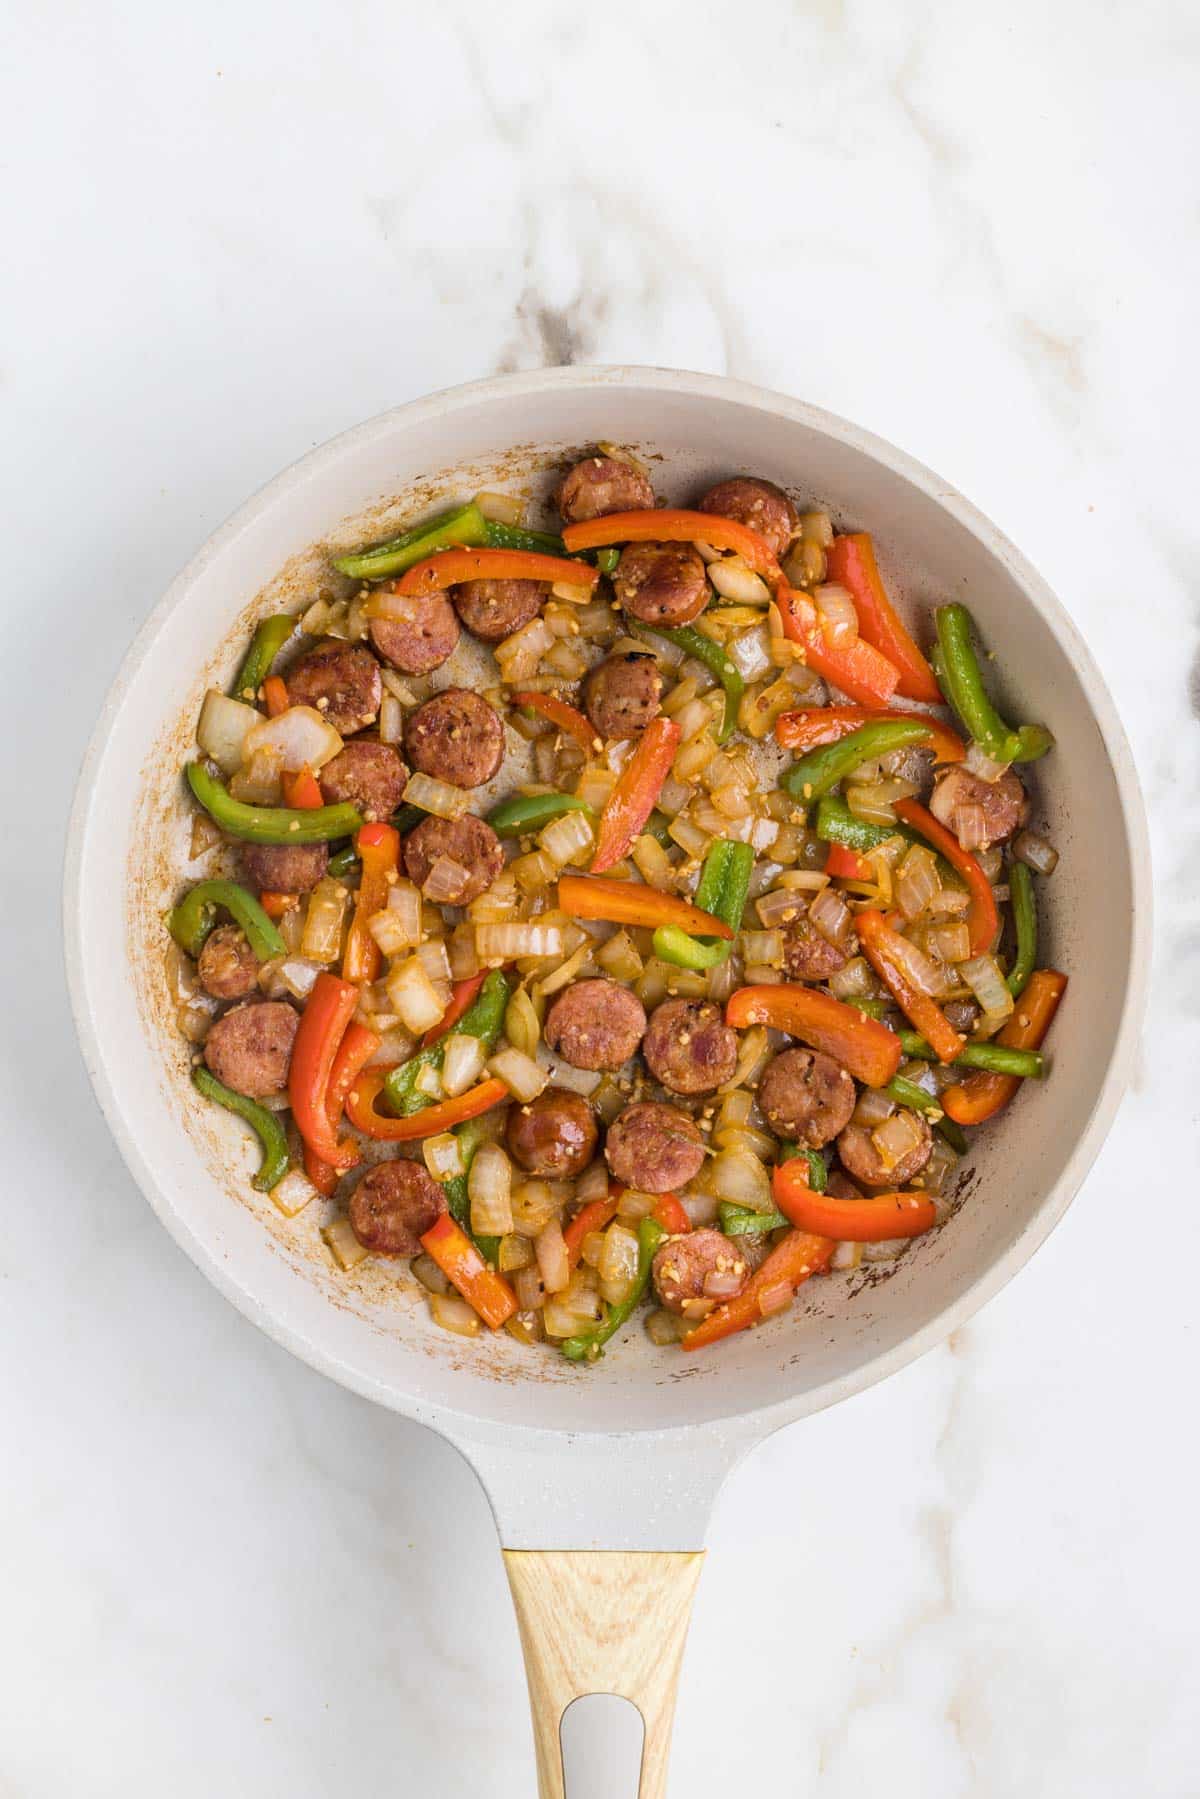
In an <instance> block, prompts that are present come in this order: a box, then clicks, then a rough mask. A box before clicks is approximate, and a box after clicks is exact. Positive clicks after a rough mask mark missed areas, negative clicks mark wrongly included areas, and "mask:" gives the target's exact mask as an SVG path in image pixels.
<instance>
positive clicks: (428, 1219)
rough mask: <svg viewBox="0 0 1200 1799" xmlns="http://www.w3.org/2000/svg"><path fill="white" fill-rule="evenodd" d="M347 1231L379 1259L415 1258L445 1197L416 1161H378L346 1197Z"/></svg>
mask: <svg viewBox="0 0 1200 1799" xmlns="http://www.w3.org/2000/svg"><path fill="white" fill-rule="evenodd" d="M347 1210H348V1212H349V1214H350V1228H351V1230H352V1231H353V1232H354V1235H355V1236H356V1237H357V1238H358V1240H359V1242H360V1243H361V1244H362V1246H363V1248H364V1249H371V1250H374V1252H375V1254H376V1255H377V1256H419V1255H420V1253H421V1238H422V1237H423V1236H424V1234H425V1232H426V1231H427V1230H430V1229H432V1227H433V1226H434V1225H435V1224H436V1223H437V1221H438V1219H439V1218H440V1217H441V1215H442V1213H443V1212H444V1211H445V1210H446V1195H445V1193H444V1192H443V1191H442V1189H441V1187H439V1185H438V1183H437V1182H436V1181H435V1180H434V1179H433V1177H432V1175H429V1174H427V1173H426V1172H425V1170H424V1168H422V1166H421V1164H420V1163H419V1162H409V1161H403V1160H397V1161H394V1162H376V1164H375V1166H374V1168H369V1169H368V1170H367V1172H366V1174H364V1175H363V1177H362V1179H361V1180H360V1181H359V1183H358V1185H357V1187H355V1189H354V1191H353V1193H352V1194H351V1195H350V1204H349V1206H348V1207H347Z"/></svg>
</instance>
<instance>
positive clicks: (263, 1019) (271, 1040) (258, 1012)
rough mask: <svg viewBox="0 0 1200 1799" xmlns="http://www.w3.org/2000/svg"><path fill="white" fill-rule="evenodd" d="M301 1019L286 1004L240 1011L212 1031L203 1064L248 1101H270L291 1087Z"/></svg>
mask: <svg viewBox="0 0 1200 1799" xmlns="http://www.w3.org/2000/svg"><path fill="white" fill-rule="evenodd" d="M299 1023H300V1014H299V1013H298V1012H295V1011H293V1010H292V1008H291V1006H289V1005H287V1004H286V1003H285V1002H284V1001H283V1000H281V999H264V1000H256V1001H254V1002H252V1003H251V1004H249V1005H245V1006H235V1007H234V1009H233V1011H232V1012H226V1014H225V1016H224V1017H223V1018H218V1019H217V1022H216V1023H215V1024H214V1025H213V1027H212V1029H211V1030H210V1031H209V1033H208V1036H207V1037H206V1038H205V1040H204V1060H205V1061H206V1062H207V1064H208V1066H209V1069H210V1070H211V1072H212V1073H213V1074H215V1075H216V1077H217V1079H218V1080H219V1081H224V1083H225V1085H226V1086H227V1087H232V1088H233V1090H234V1092H235V1093H244V1094H245V1095H246V1098H247V1099H267V1098H269V1097H270V1095H271V1094H273V1093H282V1092H283V1090H284V1088H285V1087H286V1086H287V1078H288V1069H289V1067H290V1066H291V1061H292V1044H293V1043H294V1042H295V1039H296V1030H297V1027H298V1025H299Z"/></svg>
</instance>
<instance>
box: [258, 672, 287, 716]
mask: <svg viewBox="0 0 1200 1799" xmlns="http://www.w3.org/2000/svg"><path fill="white" fill-rule="evenodd" d="M262 691H263V703H264V705H265V706H266V708H267V716H268V718H278V717H279V714H280V713H281V712H286V711H287V709H288V707H289V706H290V705H291V703H292V702H291V701H290V700H289V699H288V690H287V688H286V687H285V686H284V684H283V676H282V675H268V676H267V678H266V680H265V681H264V682H263V689H262Z"/></svg>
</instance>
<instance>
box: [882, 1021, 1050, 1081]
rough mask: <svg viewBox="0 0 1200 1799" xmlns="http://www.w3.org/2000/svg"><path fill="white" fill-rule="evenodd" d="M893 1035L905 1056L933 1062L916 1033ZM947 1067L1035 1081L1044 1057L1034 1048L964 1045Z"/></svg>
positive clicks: (1001, 1044) (979, 1044)
mask: <svg viewBox="0 0 1200 1799" xmlns="http://www.w3.org/2000/svg"><path fill="white" fill-rule="evenodd" d="M897 1034H898V1036H899V1038H900V1045H901V1048H902V1049H903V1050H904V1053H905V1055H906V1056H919V1057H920V1059H921V1060H922V1061H923V1062H924V1061H929V1062H932V1061H935V1060H936V1057H935V1056H934V1053H933V1051H932V1049H931V1048H930V1047H929V1045H928V1043H926V1041H925V1039H924V1037H922V1036H921V1033H920V1032H919V1031H900V1032H898V1033H897ZM950 1066H951V1067H952V1068H986V1069H987V1070H988V1071H989V1073H991V1074H1015V1075H1016V1076H1017V1079H1018V1080H1022V1081H1039V1080H1041V1078H1042V1076H1043V1075H1044V1074H1045V1072H1046V1058H1045V1057H1044V1056H1043V1055H1042V1053H1041V1051H1040V1050H1036V1049H1009V1048H1008V1047H1007V1045H1005V1044H1003V1043H966V1044H964V1045H963V1047H962V1049H960V1050H959V1052H958V1054H957V1055H956V1056H955V1058H954V1060H953V1062H952V1063H951V1064H950Z"/></svg>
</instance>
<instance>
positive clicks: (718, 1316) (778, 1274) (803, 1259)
mask: <svg viewBox="0 0 1200 1799" xmlns="http://www.w3.org/2000/svg"><path fill="white" fill-rule="evenodd" d="M836 1248H837V1244H836V1242H835V1241H834V1239H833V1238H832V1237H823V1236H816V1235H814V1234H813V1233H812V1232H810V1231H796V1230H794V1231H789V1232H788V1234H787V1236H786V1237H785V1238H784V1239H783V1242H782V1243H777V1244H776V1245H775V1247H774V1249H773V1250H772V1251H771V1253H770V1255H769V1256H768V1257H767V1259H766V1261H765V1262H764V1263H763V1264H762V1266H761V1268H758V1269H757V1270H756V1271H755V1273H753V1274H752V1275H751V1276H750V1279H749V1280H748V1281H747V1282H746V1285H745V1286H744V1287H743V1288H742V1290H741V1292H740V1293H737V1294H735V1295H734V1297H733V1298H732V1299H727V1300H726V1301H725V1303H724V1305H719V1306H718V1307H717V1309H716V1311H715V1312H710V1313H709V1315H708V1317H707V1318H706V1319H705V1320H704V1321H703V1323H702V1324H698V1325H697V1326H696V1328H695V1330H690V1331H689V1332H688V1333H687V1336H686V1337H684V1339H683V1343H682V1345H681V1347H682V1348H684V1349H707V1348H708V1346H709V1344H710V1343H719V1342H720V1341H721V1339H722V1338H723V1337H732V1336H734V1335H735V1334H736V1332H738V1331H744V1330H746V1329H747V1328H748V1327H749V1326H750V1325H752V1324H758V1323H760V1322H761V1320H762V1318H763V1316H764V1314H763V1311H762V1308H761V1307H760V1305H759V1299H760V1297H761V1296H762V1295H763V1294H764V1293H768V1292H770V1291H771V1290H772V1289H773V1288H777V1287H781V1286H784V1285H787V1286H790V1287H791V1289H792V1291H793V1292H795V1290H796V1288H797V1287H799V1286H800V1285H801V1284H802V1282H804V1281H806V1280H807V1279H808V1278H809V1276H810V1275H812V1274H819V1273H820V1272H821V1270H822V1269H824V1268H828V1266H829V1261H830V1257H831V1256H832V1255H833V1252H834V1250H835V1249H836Z"/></svg>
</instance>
